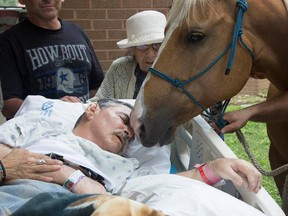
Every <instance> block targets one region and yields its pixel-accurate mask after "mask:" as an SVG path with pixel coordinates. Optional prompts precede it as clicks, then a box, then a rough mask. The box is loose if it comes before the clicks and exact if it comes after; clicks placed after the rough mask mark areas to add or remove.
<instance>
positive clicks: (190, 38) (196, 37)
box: [187, 32, 205, 43]
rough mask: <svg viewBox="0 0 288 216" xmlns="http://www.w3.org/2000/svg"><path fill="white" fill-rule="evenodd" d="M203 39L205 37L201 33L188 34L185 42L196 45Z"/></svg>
mask: <svg viewBox="0 0 288 216" xmlns="http://www.w3.org/2000/svg"><path fill="white" fill-rule="evenodd" d="M204 38H205V35H204V34H203V33H200V32H190V33H189V34H188V35H187V42H188V43H196V42H200V41H201V40H203V39H204Z"/></svg>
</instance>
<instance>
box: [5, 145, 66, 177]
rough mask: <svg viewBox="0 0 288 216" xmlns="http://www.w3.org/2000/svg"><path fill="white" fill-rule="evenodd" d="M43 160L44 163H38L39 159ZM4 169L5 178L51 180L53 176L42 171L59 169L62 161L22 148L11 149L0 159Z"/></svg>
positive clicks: (47, 171)
mask: <svg viewBox="0 0 288 216" xmlns="http://www.w3.org/2000/svg"><path fill="white" fill-rule="evenodd" d="M41 159H43V160H45V162H46V163H45V164H43V165H39V164H38V161H39V160H41ZM1 161H2V163H3V166H4V168H5V171H6V180H12V179H35V180H40V181H45V182H52V181H53V177H50V176H45V175H44V173H49V172H54V171H57V170H60V169H61V166H62V165H63V163H62V161H59V160H55V159H51V158H49V157H48V156H45V155H43V154H37V153H32V152H29V151H27V150H24V149H18V148H17V149H11V151H10V153H9V154H8V155H6V156H5V157H4V158H2V159H1Z"/></svg>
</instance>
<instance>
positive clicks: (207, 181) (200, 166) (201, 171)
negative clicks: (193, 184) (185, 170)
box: [194, 163, 213, 185]
mask: <svg viewBox="0 0 288 216" xmlns="http://www.w3.org/2000/svg"><path fill="white" fill-rule="evenodd" d="M205 165H206V164H205V163H204V164H195V165H194V167H195V168H197V169H198V171H199V174H200V176H201V178H202V179H203V181H204V182H205V183H206V184H209V185H212V184H213V183H212V182H211V181H210V180H209V179H208V178H207V176H206V174H205V173H204V170H203V167H204V166H205Z"/></svg>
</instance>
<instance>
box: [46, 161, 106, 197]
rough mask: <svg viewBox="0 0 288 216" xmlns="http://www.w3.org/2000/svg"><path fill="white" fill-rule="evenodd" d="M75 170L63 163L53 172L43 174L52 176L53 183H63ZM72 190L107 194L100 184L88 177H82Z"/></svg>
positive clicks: (82, 192)
mask: <svg viewBox="0 0 288 216" xmlns="http://www.w3.org/2000/svg"><path fill="white" fill-rule="evenodd" d="M75 171H76V170H75V169H73V168H71V167H69V166H66V165H63V166H62V167H61V169H60V170H58V171H56V172H53V173H45V175H47V176H50V177H52V178H53V179H54V180H53V182H54V183H57V184H60V185H63V184H64V183H65V181H66V180H67V179H68V178H69V176H70V175H71V174H72V173H74V172H75ZM72 192H73V193H78V194H92V193H93V194H107V192H106V190H105V188H104V186H103V185H102V184H100V183H99V182H97V181H94V180H92V179H91V178H88V177H84V178H82V179H81V180H80V181H79V182H78V183H77V184H76V186H75V187H74V188H73V189H72Z"/></svg>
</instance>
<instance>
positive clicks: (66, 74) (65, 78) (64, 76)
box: [59, 71, 68, 84]
mask: <svg viewBox="0 0 288 216" xmlns="http://www.w3.org/2000/svg"><path fill="white" fill-rule="evenodd" d="M67 76H68V73H65V74H64V72H63V71H62V72H61V75H60V76H59V77H60V79H61V84H63V82H64V81H68V79H67Z"/></svg>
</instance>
